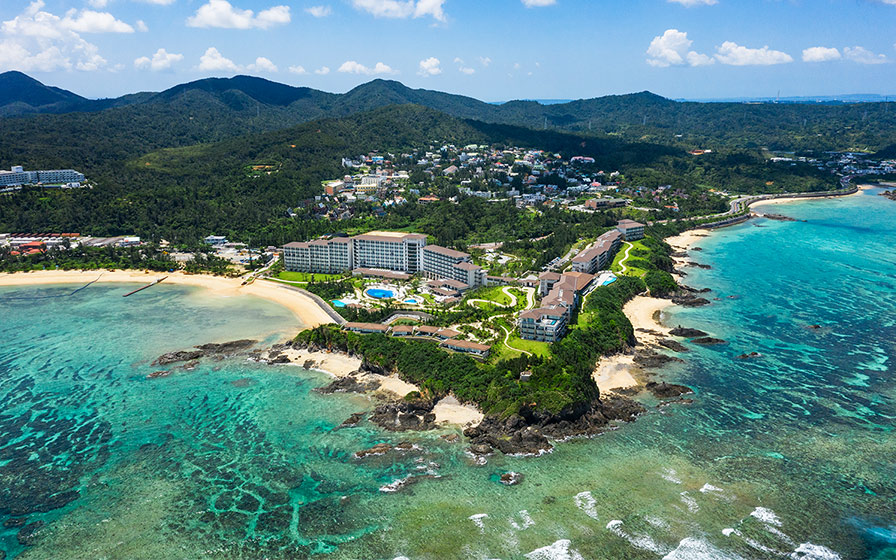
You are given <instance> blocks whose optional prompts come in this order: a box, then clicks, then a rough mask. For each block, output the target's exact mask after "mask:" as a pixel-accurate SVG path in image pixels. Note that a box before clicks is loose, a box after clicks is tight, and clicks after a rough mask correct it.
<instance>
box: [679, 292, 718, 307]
mask: <svg viewBox="0 0 896 560" xmlns="http://www.w3.org/2000/svg"><path fill="white" fill-rule="evenodd" d="M672 303H674V304H675V305H681V306H682V307H700V306H701V305H709V300H708V299H706V298H702V297H699V296H696V295H694V294H693V293H691V292H688V291H686V290H679V291H678V292H676V293H675V295H673V296H672Z"/></svg>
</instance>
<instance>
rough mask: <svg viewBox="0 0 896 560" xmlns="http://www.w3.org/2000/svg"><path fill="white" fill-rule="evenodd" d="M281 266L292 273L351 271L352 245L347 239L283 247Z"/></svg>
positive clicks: (340, 238)
mask: <svg viewBox="0 0 896 560" xmlns="http://www.w3.org/2000/svg"><path fill="white" fill-rule="evenodd" d="M283 266H284V268H286V270H290V271H293V272H316V273H318V274H339V273H341V272H345V271H347V270H351V269H352V268H353V266H352V243H351V239H350V238H348V237H334V238H333V239H328V240H323V239H318V240H315V241H311V242H308V243H287V244H286V245H284V246H283Z"/></svg>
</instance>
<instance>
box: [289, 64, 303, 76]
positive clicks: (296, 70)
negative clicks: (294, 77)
mask: <svg viewBox="0 0 896 560" xmlns="http://www.w3.org/2000/svg"><path fill="white" fill-rule="evenodd" d="M289 71H290V72H292V73H293V74H307V73H308V72H307V71H306V70H305V67H304V66H301V65H298V64H297V65H295V66H290V67H289Z"/></svg>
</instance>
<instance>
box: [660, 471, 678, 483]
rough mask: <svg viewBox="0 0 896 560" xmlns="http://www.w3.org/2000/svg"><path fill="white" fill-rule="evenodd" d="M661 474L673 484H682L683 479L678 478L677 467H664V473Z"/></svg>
mask: <svg viewBox="0 0 896 560" xmlns="http://www.w3.org/2000/svg"><path fill="white" fill-rule="evenodd" d="M660 476H661V477H663V480H666V481H669V482H671V483H672V484H681V479H680V478H678V473H677V472H675V469H672V468H669V467H663V474H661V475H660Z"/></svg>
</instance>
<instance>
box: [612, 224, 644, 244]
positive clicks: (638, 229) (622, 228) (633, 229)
mask: <svg viewBox="0 0 896 560" xmlns="http://www.w3.org/2000/svg"><path fill="white" fill-rule="evenodd" d="M616 229H617V230H619V233H621V234H622V236H623V237H624V238H625V240H626V241H636V240H638V239H641V238H643V237H644V224H639V223H638V222H636V221H634V220H619V223H617V224H616Z"/></svg>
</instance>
